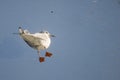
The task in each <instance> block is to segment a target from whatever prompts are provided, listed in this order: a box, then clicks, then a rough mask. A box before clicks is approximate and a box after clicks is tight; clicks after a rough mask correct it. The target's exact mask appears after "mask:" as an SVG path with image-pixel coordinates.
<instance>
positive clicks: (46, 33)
mask: <svg viewBox="0 0 120 80" xmlns="http://www.w3.org/2000/svg"><path fill="white" fill-rule="evenodd" d="M40 33H43V34H45V35H47V36H48V37H55V35H52V34H50V33H49V32H48V31H41V32H40Z"/></svg>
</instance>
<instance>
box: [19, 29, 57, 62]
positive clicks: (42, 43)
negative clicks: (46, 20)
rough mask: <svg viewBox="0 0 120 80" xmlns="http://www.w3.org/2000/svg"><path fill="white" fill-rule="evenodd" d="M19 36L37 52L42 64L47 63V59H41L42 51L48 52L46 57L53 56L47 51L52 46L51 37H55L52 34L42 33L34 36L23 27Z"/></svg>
mask: <svg viewBox="0 0 120 80" xmlns="http://www.w3.org/2000/svg"><path fill="white" fill-rule="evenodd" d="M18 34H19V35H20V37H21V38H22V39H23V40H24V41H25V42H26V43H27V44H28V45H29V46H30V47H31V48H34V49H36V50H37V53H38V56H39V61H40V62H44V61H45V57H41V55H40V51H41V50H46V54H45V56H46V57H51V56H52V53H50V52H48V51H47V49H48V47H49V46H50V44H51V37H55V36H54V35H52V34H50V33H49V32H48V31H41V32H37V33H34V34H32V33H30V32H29V31H28V30H23V29H22V28H21V27H19V33H18Z"/></svg>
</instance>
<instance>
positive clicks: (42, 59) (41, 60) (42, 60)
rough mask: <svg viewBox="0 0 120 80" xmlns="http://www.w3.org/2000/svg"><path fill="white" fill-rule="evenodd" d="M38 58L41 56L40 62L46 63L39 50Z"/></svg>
mask: <svg viewBox="0 0 120 80" xmlns="http://www.w3.org/2000/svg"><path fill="white" fill-rule="evenodd" d="M37 52H38V56H39V61H40V62H44V61H45V58H44V57H40V51H39V50H38V51H37Z"/></svg>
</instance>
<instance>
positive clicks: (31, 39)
mask: <svg viewBox="0 0 120 80" xmlns="http://www.w3.org/2000/svg"><path fill="white" fill-rule="evenodd" d="M21 37H22V38H23V40H24V41H25V42H26V43H27V44H28V45H29V46H30V47H33V48H34V47H37V46H39V45H41V40H43V39H42V38H38V37H35V36H33V35H30V34H22V35H21Z"/></svg>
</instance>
